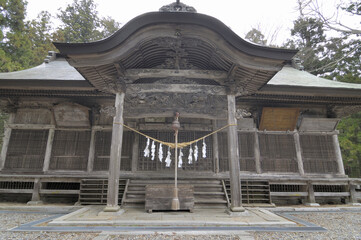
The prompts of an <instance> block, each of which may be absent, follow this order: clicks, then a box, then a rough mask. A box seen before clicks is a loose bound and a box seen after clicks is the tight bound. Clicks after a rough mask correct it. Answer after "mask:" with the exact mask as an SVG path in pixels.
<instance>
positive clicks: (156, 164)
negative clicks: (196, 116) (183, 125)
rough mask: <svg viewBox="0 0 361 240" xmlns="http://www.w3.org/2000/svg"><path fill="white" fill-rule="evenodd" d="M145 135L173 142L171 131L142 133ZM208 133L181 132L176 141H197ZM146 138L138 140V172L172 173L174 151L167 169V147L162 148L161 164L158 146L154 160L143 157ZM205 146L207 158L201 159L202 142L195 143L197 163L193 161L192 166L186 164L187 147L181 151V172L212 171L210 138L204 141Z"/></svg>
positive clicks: (172, 150)
mask: <svg viewBox="0 0 361 240" xmlns="http://www.w3.org/2000/svg"><path fill="white" fill-rule="evenodd" d="M144 133H145V134H147V135H149V136H151V137H154V138H157V139H159V140H162V141H165V142H174V132H171V131H159V132H158V131H147V132H144ZM208 133H209V132H194V131H181V132H179V135H178V137H179V138H178V141H179V142H188V141H191V140H194V139H197V138H199V137H202V136H204V135H206V134H208ZM146 141H147V140H146V138H145V137H142V136H141V137H140V139H139V159H138V170H139V171H159V170H164V171H167V170H169V171H172V170H173V169H174V149H171V154H172V155H171V160H172V163H171V166H170V167H169V168H167V167H166V163H165V161H164V160H165V158H166V156H167V151H168V147H166V146H163V162H160V161H159V159H158V148H159V144H156V146H157V149H156V156H155V159H154V160H151V158H146V157H144V152H143V151H144V149H145V146H146ZM205 141H206V145H207V154H206V155H207V157H206V158H202V141H199V142H198V143H197V146H198V152H199V153H198V161H194V158H193V162H192V164H189V163H188V154H189V147H185V148H183V149H182V153H183V155H184V156H183V165H182V168H179V169H182V170H186V171H212V170H213V152H212V151H213V146H212V142H213V141H212V137H208V138H206V139H205ZM192 148H193V149H194V144H193V145H192Z"/></svg>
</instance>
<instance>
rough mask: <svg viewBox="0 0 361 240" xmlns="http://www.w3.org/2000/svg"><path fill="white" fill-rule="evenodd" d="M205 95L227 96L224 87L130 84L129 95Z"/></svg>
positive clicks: (128, 87)
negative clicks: (165, 93)
mask: <svg viewBox="0 0 361 240" xmlns="http://www.w3.org/2000/svg"><path fill="white" fill-rule="evenodd" d="M139 92H142V93H164V92H168V93H200V92H201V93H204V94H207V95H226V89H225V87H223V86H214V85H212V86H210V85H208V86H207V85H196V87H195V85H194V84H157V83H152V84H129V85H128V86H127V94H131V93H139Z"/></svg>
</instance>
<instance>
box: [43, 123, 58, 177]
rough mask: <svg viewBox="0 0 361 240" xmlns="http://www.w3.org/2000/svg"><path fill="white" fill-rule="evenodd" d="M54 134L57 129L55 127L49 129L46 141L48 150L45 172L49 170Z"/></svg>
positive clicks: (44, 166)
mask: <svg viewBox="0 0 361 240" xmlns="http://www.w3.org/2000/svg"><path fill="white" fill-rule="evenodd" d="M54 135H55V129H54V128H51V129H49V134H48V141H47V143H46V151H45V157H44V164H43V172H47V171H49V165H50V158H51V150H52V148H53V141H54Z"/></svg>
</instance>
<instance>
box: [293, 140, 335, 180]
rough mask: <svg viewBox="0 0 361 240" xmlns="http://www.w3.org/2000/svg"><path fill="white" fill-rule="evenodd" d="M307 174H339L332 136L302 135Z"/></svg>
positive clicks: (304, 165) (304, 164)
mask: <svg viewBox="0 0 361 240" xmlns="http://www.w3.org/2000/svg"><path fill="white" fill-rule="evenodd" d="M300 143H301V149H302V158H303V168H304V170H305V173H337V169H338V168H337V161H336V154H335V148H334V145H333V141H332V136H326V135H325V136H323V135H300Z"/></svg>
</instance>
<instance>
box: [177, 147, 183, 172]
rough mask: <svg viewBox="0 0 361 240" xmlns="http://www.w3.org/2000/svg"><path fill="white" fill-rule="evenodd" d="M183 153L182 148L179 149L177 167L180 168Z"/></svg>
mask: <svg viewBox="0 0 361 240" xmlns="http://www.w3.org/2000/svg"><path fill="white" fill-rule="evenodd" d="M182 157H183V153H182V149H179V157H178V167H179V168H181V167H182V165H183V159H182Z"/></svg>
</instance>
